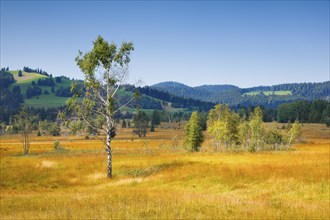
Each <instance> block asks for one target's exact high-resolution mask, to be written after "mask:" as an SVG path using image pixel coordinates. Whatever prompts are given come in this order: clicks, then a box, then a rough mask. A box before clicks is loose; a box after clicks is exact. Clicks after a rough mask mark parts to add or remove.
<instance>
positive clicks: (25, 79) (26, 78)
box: [10, 71, 72, 108]
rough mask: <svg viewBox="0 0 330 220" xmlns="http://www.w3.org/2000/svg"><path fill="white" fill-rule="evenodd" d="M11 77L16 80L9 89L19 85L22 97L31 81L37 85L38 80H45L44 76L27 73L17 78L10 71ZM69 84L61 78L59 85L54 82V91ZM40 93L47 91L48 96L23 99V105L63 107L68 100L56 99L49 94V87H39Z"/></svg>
mask: <svg viewBox="0 0 330 220" xmlns="http://www.w3.org/2000/svg"><path fill="white" fill-rule="evenodd" d="M10 72H11V73H12V74H13V75H14V78H15V80H16V83H15V84H13V85H12V86H11V87H14V86H16V85H19V86H20V88H21V93H22V94H23V95H25V93H26V90H27V88H28V87H29V86H30V87H31V86H32V85H31V83H32V81H34V82H35V83H37V81H38V79H40V78H46V76H43V75H40V74H38V73H27V72H23V76H22V77H18V71H10ZM71 82H72V81H70V80H68V79H63V78H62V82H61V83H56V82H55V86H54V88H55V90H56V89H59V88H60V87H70V86H71ZM39 87H40V88H41V89H42V91H44V90H48V92H49V93H50V94H49V95H45V94H42V95H40V96H38V97H33V98H31V99H25V105H28V106H33V107H37V108H39V107H46V108H47V107H58V106H62V105H65V102H66V100H67V99H68V98H66V97H58V96H55V95H54V94H53V93H51V87H50V86H39Z"/></svg>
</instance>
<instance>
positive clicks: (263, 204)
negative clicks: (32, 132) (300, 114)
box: [0, 124, 330, 219]
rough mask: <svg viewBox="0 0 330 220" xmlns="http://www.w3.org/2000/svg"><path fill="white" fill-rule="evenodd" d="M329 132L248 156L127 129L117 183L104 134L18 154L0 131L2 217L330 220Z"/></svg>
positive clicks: (116, 145) (118, 144) (119, 147)
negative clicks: (194, 148)
mask: <svg viewBox="0 0 330 220" xmlns="http://www.w3.org/2000/svg"><path fill="white" fill-rule="evenodd" d="M329 132H330V130H329V128H326V127H325V126H323V125H313V124H312V125H311V124H309V125H308V124H306V125H304V127H303V140H304V143H301V144H297V145H295V146H294V147H293V148H292V149H291V150H289V151H278V152H258V153H254V154H252V153H247V152H238V153H233V152H221V153H217V152H214V151H212V150H205V151H203V152H199V153H188V152H186V151H185V150H184V149H182V148H180V147H173V146H172V138H173V137H174V136H175V135H178V137H179V139H181V138H182V135H183V132H182V130H170V129H167V130H158V131H157V132H155V133H149V134H148V137H147V138H146V139H138V138H136V137H135V136H132V134H131V130H130V129H123V130H121V133H119V136H118V137H117V138H116V140H115V141H114V142H113V149H114V151H113V152H114V164H113V166H114V167H113V169H114V178H113V179H111V180H110V179H107V178H106V154H105V152H104V147H103V146H102V144H101V142H99V141H98V140H93V139H91V140H84V139H83V138H82V137H72V136H70V137H56V138H54V137H33V138H32V143H31V154H30V155H28V156H22V150H21V146H20V143H19V141H18V139H17V137H15V136H2V137H1V146H0V153H1V154H0V155H1V162H0V170H1V173H0V177H1V188H0V189H1V197H0V208H1V209H0V218H1V219H22V218H25V219H54V218H56V219H64V218H67V219H109V218H116V219H118V218H120V219H122V218H129V219H132V218H138V219H139V218H140V219H146V218H151V219H155V218H160V219H164V218H165V219H175V218H176V219H177V218H180V219H198V218H200V219H275V218H276V219H278V218H282V219H329V217H330V216H329V212H330V208H329V205H330V203H329V201H330V198H329V197H330V188H329V187H330V181H329V180H330V178H329V172H330V168H329V166H330V164H329V156H330V149H329V148H330V141H329V136H328V135H329ZM132 137H133V138H132ZM56 140H59V141H60V144H61V146H62V147H63V148H65V149H66V150H65V151H55V150H54V149H53V143H54V141H56ZM179 145H180V142H179ZM206 145H207V143H206V144H205V145H204V146H203V148H205V149H211V147H209V146H206Z"/></svg>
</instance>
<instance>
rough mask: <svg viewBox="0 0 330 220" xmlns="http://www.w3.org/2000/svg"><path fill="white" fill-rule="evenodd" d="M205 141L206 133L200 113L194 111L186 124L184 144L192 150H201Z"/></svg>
mask: <svg viewBox="0 0 330 220" xmlns="http://www.w3.org/2000/svg"><path fill="white" fill-rule="evenodd" d="M203 141H204V135H203V130H202V127H201V126H200V118H199V114H198V112H193V113H192V114H191V117H190V120H189V121H188V122H187V124H186V126H185V138H184V145H185V146H186V147H187V148H190V150H191V151H199V149H200V147H201V144H202V143H203Z"/></svg>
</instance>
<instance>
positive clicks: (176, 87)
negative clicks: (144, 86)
mask: <svg viewBox="0 0 330 220" xmlns="http://www.w3.org/2000/svg"><path fill="white" fill-rule="evenodd" d="M151 88H154V89H158V90H162V91H165V92H168V93H171V94H174V95H177V96H181V97H184V98H194V99H197V100H201V101H206V102H213V103H224V104H228V105H267V106H269V107H276V106H277V105H278V104H279V103H284V102H290V101H296V100H315V99H325V100H328V101H330V81H325V82H313V83H312V82H309V83H285V84H278V85H272V86H256V87H250V88H240V87H238V86H235V85H228V84H223V85H221V84H219V85H202V86H196V87H190V86H187V85H185V84H183V83H178V82H173V81H167V82H161V83H157V84H154V85H152V86H151Z"/></svg>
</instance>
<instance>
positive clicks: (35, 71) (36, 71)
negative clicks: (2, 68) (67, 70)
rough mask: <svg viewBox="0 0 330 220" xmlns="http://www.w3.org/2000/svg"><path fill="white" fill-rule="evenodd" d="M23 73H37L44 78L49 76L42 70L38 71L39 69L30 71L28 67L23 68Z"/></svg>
mask: <svg viewBox="0 0 330 220" xmlns="http://www.w3.org/2000/svg"><path fill="white" fill-rule="evenodd" d="M23 71H24V72H27V73H39V74H41V75H44V76H50V75H49V74H48V73H47V72H46V71H44V70H42V69H39V68H36V69H32V68H30V67H28V66H24V67H23Z"/></svg>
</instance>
